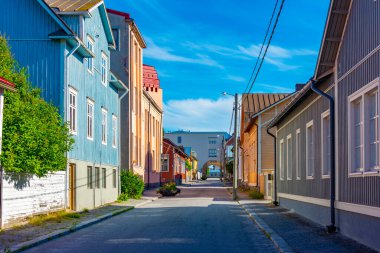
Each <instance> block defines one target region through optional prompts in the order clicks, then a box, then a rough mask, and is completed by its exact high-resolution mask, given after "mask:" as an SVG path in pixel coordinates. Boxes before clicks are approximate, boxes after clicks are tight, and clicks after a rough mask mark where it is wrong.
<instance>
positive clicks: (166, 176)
mask: <svg viewBox="0 0 380 253" xmlns="http://www.w3.org/2000/svg"><path fill="white" fill-rule="evenodd" d="M163 143H164V145H163V151H162V166H161V182H162V183H165V182H176V183H177V184H180V183H182V179H185V178H186V176H185V175H186V165H185V164H186V159H189V156H188V155H187V154H186V153H185V151H184V150H183V148H181V147H179V146H177V145H176V144H174V143H173V142H172V141H170V140H169V139H166V138H164V142H163Z"/></svg>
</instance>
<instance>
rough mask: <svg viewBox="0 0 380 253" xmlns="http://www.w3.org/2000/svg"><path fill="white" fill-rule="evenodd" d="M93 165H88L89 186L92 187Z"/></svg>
mask: <svg viewBox="0 0 380 253" xmlns="http://www.w3.org/2000/svg"><path fill="white" fill-rule="evenodd" d="M92 187H93V185H92V167H91V166H87V188H88V189H92Z"/></svg>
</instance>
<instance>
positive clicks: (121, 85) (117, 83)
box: [109, 72, 129, 91]
mask: <svg viewBox="0 0 380 253" xmlns="http://www.w3.org/2000/svg"><path fill="white" fill-rule="evenodd" d="M109 83H110V85H112V86H114V87H115V88H116V89H118V90H126V91H129V89H128V87H127V86H126V85H125V84H124V83H123V82H122V81H121V80H120V79H119V78H117V77H116V76H115V74H114V73H112V72H110V80H109Z"/></svg>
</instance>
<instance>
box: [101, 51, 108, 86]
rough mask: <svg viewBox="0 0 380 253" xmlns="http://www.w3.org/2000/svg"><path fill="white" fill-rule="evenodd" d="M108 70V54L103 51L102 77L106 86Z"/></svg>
mask: <svg viewBox="0 0 380 253" xmlns="http://www.w3.org/2000/svg"><path fill="white" fill-rule="evenodd" d="M107 70H108V56H107V55H106V54H105V53H102V64H101V71H100V74H101V77H102V84H103V85H104V86H106V85H107Z"/></svg>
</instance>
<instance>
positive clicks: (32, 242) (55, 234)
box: [4, 197, 158, 253]
mask: <svg viewBox="0 0 380 253" xmlns="http://www.w3.org/2000/svg"><path fill="white" fill-rule="evenodd" d="M157 199H158V197H154V198H151V199H146V200H145V201H144V202H141V203H139V204H137V205H135V206H129V207H126V208H123V209H121V210H117V211H115V212H112V213H108V214H105V215H102V216H99V217H97V218H94V219H91V220H87V221H84V222H81V223H79V224H78V225H74V226H72V227H71V228H67V229H61V230H57V231H55V232H53V233H50V234H47V235H43V236H40V237H37V238H34V239H32V240H30V241H26V242H23V243H20V244H17V245H15V246H13V247H11V248H9V249H5V250H4V252H6V253H13V252H22V251H24V250H27V249H30V248H33V247H35V246H38V245H40V244H43V243H45V242H48V241H51V240H54V239H57V238H59V237H62V236H65V235H67V234H70V233H73V232H75V231H78V230H80V229H83V228H86V227H89V226H91V225H94V224H97V223H99V222H102V221H104V220H106V219H109V218H111V217H114V216H116V215H119V214H122V213H125V212H128V211H130V210H133V209H135V208H138V207H140V206H143V205H145V204H148V203H150V202H153V201H155V200H157Z"/></svg>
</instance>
